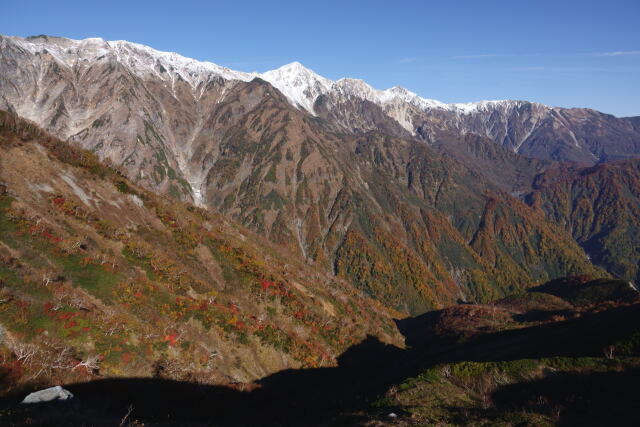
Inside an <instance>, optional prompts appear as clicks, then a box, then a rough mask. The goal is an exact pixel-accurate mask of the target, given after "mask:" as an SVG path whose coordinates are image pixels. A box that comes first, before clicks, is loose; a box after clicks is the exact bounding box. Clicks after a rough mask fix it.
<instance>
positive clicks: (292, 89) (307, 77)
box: [259, 62, 333, 114]
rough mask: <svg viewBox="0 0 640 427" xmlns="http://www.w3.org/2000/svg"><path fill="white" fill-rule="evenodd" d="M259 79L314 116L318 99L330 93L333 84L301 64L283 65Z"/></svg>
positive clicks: (261, 75)
mask: <svg viewBox="0 0 640 427" xmlns="http://www.w3.org/2000/svg"><path fill="white" fill-rule="evenodd" d="M259 77H260V78H262V79H264V80H266V81H268V82H269V83H271V84H272V85H273V86H274V87H276V88H277V89H278V90H280V92H282V93H283V94H284V95H285V96H286V97H287V98H288V99H289V101H290V102H291V103H292V104H293V105H295V106H300V107H302V108H304V109H305V110H307V111H308V112H310V113H312V114H313V113H314V111H313V103H314V101H315V100H316V98H318V96H320V95H322V94H324V93H326V92H328V91H329V89H330V87H331V85H332V83H333V82H332V81H331V80H329V79H327V78H325V77H322V76H320V75H318V74H316V73H315V72H313V71H312V70H310V69H309V68H306V67H305V66H304V65H302V64H301V63H299V62H292V63H290V64H286V65H283V66H282V67H280V68H277V69H275V70H271V71H267V72H265V73H262V74H260V75H259Z"/></svg>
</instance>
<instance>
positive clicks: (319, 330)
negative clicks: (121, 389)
mask: <svg viewBox="0 0 640 427" xmlns="http://www.w3.org/2000/svg"><path fill="white" fill-rule="evenodd" d="M0 184H2V186H1V187H0V327H1V329H0V331H2V336H3V337H4V338H5V339H4V340H3V344H2V346H1V347H0V352H1V354H2V357H1V359H0V361H2V365H1V367H0V371H1V373H2V378H3V382H4V387H3V392H5V393H6V392H7V391H10V390H11V389H12V388H15V387H19V386H21V385H24V384H31V386H33V385H34V384H38V385H46V384H48V383H51V382H54V383H65V382H70V381H86V380H90V379H92V378H96V377H114V376H115V377H118V376H156V377H163V378H174V379H187V378H188V379H192V380H198V381H202V382H207V383H222V384H225V383H229V382H238V381H240V382H242V381H250V380H253V379H256V378H259V377H262V376H264V375H266V374H268V373H270V372H273V371H276V370H279V369H283V368H288V367H305V366H306V367H313V366H327V365H331V364H333V363H335V356H337V355H338V354H340V353H341V352H342V351H343V350H344V349H345V348H347V347H349V346H350V345H352V344H354V343H356V342H358V341H359V340H361V339H362V338H364V337H365V335H367V334H373V335H377V336H380V337H381V338H382V339H384V340H387V341H394V340H395V341H396V342H397V339H398V336H397V332H396V331H395V329H394V326H393V323H392V322H391V320H390V315H389V311H388V310H386V309H384V308H383V307H381V306H380V305H379V304H378V303H376V302H374V301H372V300H371V299H369V298H366V297H364V296H362V294H361V293H360V292H359V291H356V290H355V289H353V288H352V287H351V286H350V285H349V284H348V283H345V282H344V281H340V280H337V279H335V278H333V277H328V276H327V275H325V274H323V273H321V272H319V271H317V270H315V269H313V268H311V267H309V266H307V265H306V264H305V263H304V262H301V261H298V260H297V258H296V257H295V256H291V254H287V253H283V252H282V251H281V250H280V249H277V248H275V247H274V246H272V245H271V244H269V243H268V242H266V241H265V240H264V239H262V238H259V237H257V236H255V235H253V234H251V233H250V232H248V231H246V230H245V229H243V228H242V227H239V226H237V225H235V224H233V223H230V222H228V221H227V220H225V219H224V218H223V217H222V216H220V215H217V214H212V213H210V212H207V211H205V210H202V209H198V208H195V207H193V206H190V205H187V204H182V203H177V202H175V201H173V200H168V199H165V198H162V197H159V196H156V195H154V194H152V193H150V192H147V191H144V190H142V189H140V188H137V187H135V186H134V185H133V184H131V183H130V182H129V181H128V180H127V179H126V178H124V177H123V176H122V175H121V174H120V173H118V172H117V171H115V170H113V169H111V168H109V167H106V166H104V165H103V164H101V163H100V162H99V161H98V160H97V159H96V158H95V157H94V156H93V155H92V154H91V153H88V152H84V151H81V150H76V149H73V148H71V147H70V146H68V145H67V144H65V143H63V142H60V141H58V140H56V139H54V138H52V137H50V136H48V135H46V134H44V133H42V132H41V131H40V130H38V129H37V128H35V127H34V126H33V125H31V124H30V123H28V122H24V121H21V120H19V119H17V118H15V117H13V116H11V115H8V114H5V113H3V114H2V115H0ZM80 362H90V363H84V364H82V363H80Z"/></svg>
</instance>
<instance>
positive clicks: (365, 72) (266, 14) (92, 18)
mask: <svg viewBox="0 0 640 427" xmlns="http://www.w3.org/2000/svg"><path fill="white" fill-rule="evenodd" d="M0 33H2V34H8V35H19V36H27V35H36V34H49V35H58V36H64V37H70V38H86V37H102V38H105V39H107V40H120V39H124V40H130V41H134V42H138V43H143V44H147V45H150V46H152V47H154V48H156V49H160V50H169V51H175V52H178V53H181V54H183V55H185V56H189V57H193V58H196V59H200V60H208V61H212V62H215V63H218V64H221V65H226V66H228V67H230V68H235V69H239V70H243V71H265V70H267V69H271V68H276V67H278V66H280V65H283V64H285V63H288V62H291V61H300V62H302V63H303V64H304V65H306V66H307V67H309V68H311V69H313V70H314V71H316V72H318V73H320V74H322V75H324V76H326V77H329V78H332V79H337V78H340V77H356V78H362V79H364V80H366V81H367V82H369V83H370V84H372V85H373V86H374V87H376V88H380V89H384V88H387V87H390V86H394V85H401V86H404V87H406V88H408V89H410V90H412V91H414V92H417V93H418V94H420V95H421V96H424V97H428V98H436V99H440V100H442V101H445V102H467V101H476V100H481V99H504V98H512V99H527V100H532V101H538V102H542V103H545V104H550V105H556V106H563V107H573V106H575V107H590V108H595V109H598V110H601V111H604V112H607V113H611V114H615V115H618V116H626V115H640V1H638V0H607V1H601V0H580V1H573V0H571V1H569V0H564V1H563V0H555V1H547V0H536V1H524V0H519V1H518V0H469V1H464V0H457V1H456V0H440V1H426V0H425V1H417V0H416V1H402V0H395V1H375V0H371V1H355V0H342V1H333V0H316V1H303V0H299V1H272V2H268V1H266V0H265V1H250V0H240V1H213V0H212V1H192V0H178V1H175V0H174V1H170V2H168V1H167V2H165V1H160V0H156V1H138V0H128V1H108V0H107V1H105V0H102V1H89V0H82V1H59V2H56V1H51V0H48V1H28V0H19V1H14V0H0Z"/></svg>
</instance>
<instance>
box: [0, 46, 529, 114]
mask: <svg viewBox="0 0 640 427" xmlns="http://www.w3.org/2000/svg"><path fill="white" fill-rule="evenodd" d="M2 38H3V36H0V39H2ZM6 38H7V39H10V40H12V41H13V42H14V43H16V44H17V45H19V46H20V47H22V48H23V49H26V50H28V51H30V52H32V53H36V52H37V53H40V54H42V53H47V54H50V55H51V56H53V57H54V58H55V60H56V61H57V62H58V63H60V64H61V65H63V66H65V67H68V68H73V67H74V66H76V65H77V64H78V63H80V62H92V61H99V60H103V59H105V58H111V59H114V60H116V61H117V62H119V63H121V64H123V65H125V66H127V67H128V68H129V69H130V70H131V71H132V72H134V73H136V74H138V75H141V76H148V75H153V76H156V77H159V78H161V79H163V80H170V81H171V82H172V84H173V83H174V82H175V79H176V78H177V77H178V76H179V77H180V78H182V79H183V80H185V81H186V82H188V83H189V84H190V85H191V86H192V87H193V88H194V89H195V88H196V87H198V86H200V84H201V83H203V82H206V81H208V79H210V78H211V77H212V76H218V77H222V78H224V79H227V80H241V81H250V80H252V79H254V78H256V77H259V78H262V79H263V80H266V81H267V82H269V83H270V84H272V85H273V86H274V87H276V88H277V89H278V90H280V91H281V92H282V93H283V94H284V95H285V96H286V97H287V99H288V100H289V101H290V102H291V104H292V105H294V106H295V107H297V108H301V109H304V110H306V111H308V112H309V113H311V114H314V115H315V111H314V109H313V105H314V103H315V101H316V100H317V99H318V97H319V96H321V95H326V94H337V95H340V96H349V97H355V98H359V99H362V100H367V101H370V102H373V103H375V104H377V105H380V106H382V107H388V108H390V109H394V110H398V108H399V106H401V105H402V104H405V105H406V104H409V105H412V106H413V107H416V108H418V109H420V110H423V111H427V110H430V109H442V110H450V111H454V112H456V113H458V114H473V113H475V112H477V111H480V110H486V109H487V108H491V107H495V106H498V105H504V104H506V105H507V106H509V105H512V104H514V103H517V101H480V102H472V103H458V104H445V103H443V102H440V101H438V100H434V99H426V98H422V97H420V96H419V95H417V94H415V93H413V92H411V91H409V90H407V89H405V88H403V87H400V86H394V87H392V88H389V89H386V90H378V89H375V88H373V87H372V86H370V85H369V84H367V83H366V82H365V81H363V80H359V79H353V78H342V79H340V80H337V81H333V80H330V79H328V78H326V77H323V76H321V75H319V74H317V73H315V72H314V71H312V70H310V69H309V68H306V67H305V66H304V65H302V64H301V63H299V62H291V63H290V64H286V65H283V66H282V67H280V68H277V69H275V70H270V71H266V72H264V73H256V72H252V73H247V72H242V71H236V70H232V69H230V68H227V67H223V66H220V65H217V64H214V63H212V62H206V61H198V60H195V59H191V58H187V57H184V56H182V55H179V54H177V53H174V52H163V51H159V50H155V49H153V48H151V47H148V46H145V45H142V44H138V43H133V42H128V41H123V40H117V41H105V40H103V39H101V38H88V39H84V40H72V39H66V38H62V37H50V36H35V37H27V38H21V37H12V36H7V37H6ZM514 105H515V104H514ZM402 109H404V107H402Z"/></svg>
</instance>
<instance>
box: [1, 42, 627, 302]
mask: <svg viewBox="0 0 640 427" xmlns="http://www.w3.org/2000/svg"><path fill="white" fill-rule="evenodd" d="M0 47H1V49H0V93H1V94H2V102H3V103H4V108H6V109H8V110H10V111H13V112H15V113H16V114H18V115H20V116H22V117H26V118H28V119H31V120H33V121H35V122H36V123H38V124H39V125H41V126H43V127H44V128H45V129H47V130H49V131H51V132H53V133H54V134H56V135H58V136H60V137H61V138H63V139H66V140H68V141H70V142H71V143H72V144H74V145H75V146H79V147H82V148H85V149H88V150H90V151H92V152H93V153H95V154H96V155H97V156H98V157H100V158H102V159H104V160H105V161H107V162H109V163H110V164H112V165H114V166H116V167H118V168H119V169H121V170H122V171H123V172H124V173H125V174H126V175H127V176H129V177H130V178H131V179H132V180H133V181H134V182H135V183H136V184H138V185H141V186H143V187H146V188H149V189H152V190H154V191H159V192H163V193H166V194H169V195H171V196H173V197H174V198H177V199H182V200H192V201H193V202H195V203H196V204H198V205H199V206H204V207H210V208H214V209H216V210H219V211H222V212H223V213H225V214H227V215H229V216H230V217H232V218H235V219H238V220H240V221H241V222H242V223H243V224H244V225H245V226H248V227H250V228H251V229H253V230H255V231H257V232H259V233H260V234H262V235H263V236H266V237H267V238H268V239H269V240H271V241H273V242H275V243H277V244H280V245H283V246H285V247H287V248H288V249H289V250H290V251H291V252H292V253H297V254H299V255H301V256H303V257H304V258H305V259H307V260H308V261H309V262H313V263H316V264H317V265H318V266H320V267H322V268H324V270H325V271H329V272H332V273H333V274H336V275H338V276H340V277H343V278H346V279H348V280H349V281H350V282H351V283H353V284H354V285H356V286H358V287H360V288H361V289H364V290H366V291H367V292H368V293H369V294H370V295H372V296H374V297H376V298H377V299H378V300H381V301H384V302H385V303H387V304H388V305H390V306H393V307H396V308H398V309H401V310H403V311H407V312H412V313H418V312H422V311H425V310H427V309H429V308H434V307H441V306H445V305H449V304H451V303H454V302H455V301H457V300H459V299H462V300H479V301H486V300H489V299H494V298H496V297H499V296H501V295H504V294H506V293H508V292H510V291H512V290H514V289H518V288H521V287H523V286H527V285H528V284H530V283H533V282H539V281H545V280H548V279H551V278H554V277H558V276H564V275H570V274H582V273H589V274H594V275H602V274H605V273H604V272H603V271H601V270H599V268H598V267H595V266H594V265H592V264H591V263H590V262H589V260H588V259H587V256H586V254H585V253H584V251H583V249H582V248H580V247H579V245H577V244H576V242H575V241H574V240H573V239H572V238H571V235H570V233H569V232H568V231H566V230H564V229H563V228H562V227H559V226H557V225H556V224H553V223H551V222H550V221H548V220H547V218H546V217H545V215H544V214H543V213H542V212H540V211H539V210H536V209H532V208H531V207H529V206H527V205H526V204H525V203H523V202H521V201H520V200H518V199H517V198H516V197H514V196H518V195H520V194H522V193H524V192H527V191H529V190H530V189H531V183H532V182H533V179H534V178H535V176H536V175H537V174H538V173H541V172H543V171H544V170H546V169H547V168H549V167H550V166H552V165H553V163H552V162H550V161H546V160H534V159H530V158H526V157H523V156H521V155H518V154H516V153H514V152H513V147H512V146H511V145H509V144H515V142H513V141H516V139H517V138H521V137H522V135H524V134H526V133H527V132H528V131H527V130H526V129H525V128H526V126H525V128H523V130H522V132H521V131H518V132H515V131H514V132H515V133H514V135H516V136H517V138H516V136H514V137H513V138H512V139H510V140H509V141H511V142H509V143H504V141H499V142H500V144H496V143H495V142H493V141H495V138H497V137H498V136H497V135H498V133H495V134H482V133H481V132H480V135H478V134H476V133H471V132H470V131H469V130H468V129H467V128H463V124H462V123H463V122H465V120H467V119H464V120H462V119H460V120H462V121H460V120H458V119H456V120H458V121H455V120H453V119H452V118H451V117H454V115H455V117H459V118H464V117H467V116H468V117H472V116H473V117H475V119H474V120H475V121H474V123H475V124H474V125H473V126H476V127H482V125H481V123H482V121H483V120H485V119H483V118H481V117H484V116H483V114H485V113H486V112H487V111H494V114H497V115H498V116H500V117H511V118H513V117H524V116H526V114H524V113H521V114H519V113H518V108H521V109H523V111H524V110H526V108H527V107H526V105H525V104H522V105H520V104H518V103H515V104H514V103H512V102H508V103H503V102H497V103H480V104H472V105H471V104H453V105H447V104H442V103H440V102H438V101H432V100H425V99H422V98H419V97H418V96H417V95H415V94H412V93H411V92H409V91H407V90H405V89H402V88H392V89H389V90H386V91H377V90H375V89H373V88H371V87H370V86H368V85H367V84H366V83H364V82H362V81H359V80H353V79H342V80H339V81H337V82H331V81H329V80H327V79H324V78H322V77H320V76H317V75H316V74H315V73H313V72H311V71H310V70H308V69H306V68H304V67H302V66H301V65H300V64H297V63H293V64H289V65H288V66H285V67H282V68H280V69H278V70H275V71H271V72H267V73H264V74H262V75H256V74H247V73H240V72H235V71H232V70H229V69H225V68H223V67H219V66H217V65H215V64H211V63H201V62H197V61H194V60H190V59H187V58H184V57H181V56H179V55H177V54H170V53H163V52H157V51H154V50H152V49H150V48H148V47H145V46H141V45H136V44H132V43H128V42H105V41H103V40H100V39H87V40H83V41H73V40H68V39H60V38H52V37H45V36H40V37H35V38H29V39H19V38H14V37H2V38H1V40H0ZM516 104H517V105H520V107H517V108H516V107H514V105H516ZM507 105H509V106H510V107H509V108H510V109H509V111H510V113H509V114H508V115H506V116H503V115H500V114H498V113H497V112H496V111H498V110H495V108H498V106H503V107H504V108H506V106H507ZM494 107H495V108H494ZM492 108H493V109H494V110H492ZM500 108H502V107H500ZM528 108H530V109H533V110H535V111H533V110H532V111H533V112H532V113H531V114H534V113H535V114H534V115H540V114H543V111H552V109H546V107H543V106H538V105H534V104H530V107H528ZM545 109H546V110H545ZM500 111H502V110H500ZM445 113H446V114H452V115H451V116H447V117H450V120H449V119H447V120H449V122H448V121H447V120H445V116H439V115H438V114H445ZM536 117H537V116H536ZM420 118H422V119H424V120H429V121H431V122H433V123H432V124H429V125H428V126H427V124H425V123H426V121H425V122H419V120H421V119H420ZM468 120H470V119H468ZM495 120H498V118H496V119H495ZM536 120H537V119H536ZM532 121H533V119H531V120H528V121H526V123H529V124H530V122H531V123H532ZM436 122H438V123H436ZM454 122H455V123H457V124H456V125H455V126H454V124H453V123H454ZM465 123H466V122H465ZM469 123H471V122H469ZM485 123H486V122H485ZM625 123H626V122H625ZM529 124H527V126H529ZM456 126H459V127H456ZM464 126H470V127H472V125H471V124H469V125H464ZM509 126H510V127H512V128H513V129H515V128H516V127H517V125H515V124H511V125H509ZM509 126H507V127H509ZM518 126H519V125H518ZM523 126H524V125H523ZM498 127H500V126H498V125H496V129H497V128H498ZM527 129H528V128H527ZM425 141H427V142H428V143H425ZM516 151H517V150H516ZM541 157H545V156H541ZM547 157H549V156H547ZM551 157H553V156H551Z"/></svg>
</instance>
